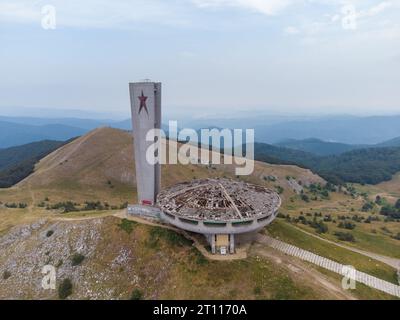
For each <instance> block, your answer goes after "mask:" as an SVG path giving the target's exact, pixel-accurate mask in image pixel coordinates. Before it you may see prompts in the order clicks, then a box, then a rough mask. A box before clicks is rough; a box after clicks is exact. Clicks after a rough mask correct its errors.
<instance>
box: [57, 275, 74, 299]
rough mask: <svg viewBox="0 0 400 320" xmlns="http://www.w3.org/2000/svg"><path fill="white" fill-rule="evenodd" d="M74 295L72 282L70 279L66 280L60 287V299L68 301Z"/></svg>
mask: <svg viewBox="0 0 400 320" xmlns="http://www.w3.org/2000/svg"><path fill="white" fill-rule="evenodd" d="M71 294H72V282H71V280H70V279H68V278H67V279H64V280H63V281H62V282H61V283H60V286H59V287H58V297H59V298H60V299H62V300H64V299H66V298H67V297H69V296H70V295H71Z"/></svg>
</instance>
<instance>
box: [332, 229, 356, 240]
mask: <svg viewBox="0 0 400 320" xmlns="http://www.w3.org/2000/svg"><path fill="white" fill-rule="evenodd" d="M335 236H336V237H337V238H338V239H339V240H341V241H347V242H355V239H354V236H353V235H352V234H351V233H348V232H339V231H337V232H335Z"/></svg>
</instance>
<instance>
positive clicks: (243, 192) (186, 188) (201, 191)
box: [157, 179, 281, 254]
mask: <svg viewBox="0 0 400 320" xmlns="http://www.w3.org/2000/svg"><path fill="white" fill-rule="evenodd" d="M157 205H158V206H159V208H160V209H161V213H160V214H161V218H162V219H163V220H164V221H166V222H168V223H170V224H172V225H174V226H176V227H178V228H181V229H184V230H187V231H191V232H196V233H201V234H204V235H205V236H206V238H207V240H208V242H209V243H210V245H211V249H212V252H213V253H216V252H219V253H221V254H226V253H228V252H230V253H234V251H235V243H236V244H238V243H242V242H245V241H248V240H250V239H252V237H253V236H254V235H255V234H256V232H257V231H259V230H260V229H262V228H263V227H265V226H266V225H268V224H270V223H271V222H272V221H273V220H274V219H275V217H276V214H277V212H278V209H279V207H280V205H281V199H280V197H279V195H278V194H277V193H276V192H273V191H271V190H269V189H267V188H265V187H262V186H258V185H254V184H250V183H246V182H241V181H233V180H229V179H206V180H194V181H191V182H185V183H181V184H178V185H175V186H173V187H171V188H169V189H167V190H164V191H161V192H160V193H159V194H158V196H157Z"/></svg>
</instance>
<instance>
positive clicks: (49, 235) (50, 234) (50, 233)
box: [46, 230, 54, 238]
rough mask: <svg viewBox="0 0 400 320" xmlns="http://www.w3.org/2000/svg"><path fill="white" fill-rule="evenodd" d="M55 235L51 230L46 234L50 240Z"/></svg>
mask: <svg viewBox="0 0 400 320" xmlns="http://www.w3.org/2000/svg"><path fill="white" fill-rule="evenodd" d="M53 234H54V231H53V230H49V231H47V232H46V237H47V238H49V237H51V236H52V235H53Z"/></svg>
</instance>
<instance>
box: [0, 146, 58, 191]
mask: <svg viewBox="0 0 400 320" xmlns="http://www.w3.org/2000/svg"><path fill="white" fill-rule="evenodd" d="M65 143H66V142H62V141H52V140H44V141H40V142H33V143H29V144H25V145H22V146H17V147H11V148H7V149H2V150H0V188H7V187H10V186H12V185H14V184H16V183H18V182H19V181H21V180H22V179H24V178H25V177H27V176H28V175H29V174H31V173H32V172H33V169H34V166H35V163H36V162H38V161H39V160H40V159H41V158H43V157H45V156H46V155H48V154H49V153H50V152H53V151H54V150H56V149H58V148H59V147H61V146H62V145H64V144H65Z"/></svg>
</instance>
